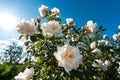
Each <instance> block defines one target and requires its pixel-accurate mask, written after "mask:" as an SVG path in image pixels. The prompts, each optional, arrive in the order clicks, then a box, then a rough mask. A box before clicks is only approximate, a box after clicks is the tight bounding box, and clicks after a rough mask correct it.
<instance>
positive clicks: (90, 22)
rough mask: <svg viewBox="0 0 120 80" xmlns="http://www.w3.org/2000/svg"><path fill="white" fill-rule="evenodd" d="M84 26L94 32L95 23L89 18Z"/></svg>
mask: <svg viewBox="0 0 120 80" xmlns="http://www.w3.org/2000/svg"><path fill="white" fill-rule="evenodd" d="M86 26H87V28H88V30H89V31H90V32H91V33H96V26H97V23H93V21H91V20H89V21H88V22H87V25H86Z"/></svg>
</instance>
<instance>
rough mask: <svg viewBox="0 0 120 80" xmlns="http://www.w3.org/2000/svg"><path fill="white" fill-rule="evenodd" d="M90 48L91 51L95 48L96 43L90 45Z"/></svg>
mask: <svg viewBox="0 0 120 80" xmlns="http://www.w3.org/2000/svg"><path fill="white" fill-rule="evenodd" d="M90 48H91V49H94V48H96V42H95V41H94V42H92V43H91V44H90Z"/></svg>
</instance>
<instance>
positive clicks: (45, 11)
mask: <svg viewBox="0 0 120 80" xmlns="http://www.w3.org/2000/svg"><path fill="white" fill-rule="evenodd" d="M38 10H39V12H40V15H41V16H42V17H44V16H45V15H46V13H47V12H48V7H47V6H45V5H41V7H39V8H38Z"/></svg>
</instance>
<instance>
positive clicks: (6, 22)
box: [0, 13, 17, 30]
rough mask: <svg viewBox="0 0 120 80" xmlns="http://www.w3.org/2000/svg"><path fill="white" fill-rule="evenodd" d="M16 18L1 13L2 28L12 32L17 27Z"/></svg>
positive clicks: (0, 23)
mask: <svg viewBox="0 0 120 80" xmlns="http://www.w3.org/2000/svg"><path fill="white" fill-rule="evenodd" d="M16 23H17V21H16V17H15V16H14V15H13V14H9V13H0V28H2V29H4V30H12V29H13V28H14V27H15V26H16Z"/></svg>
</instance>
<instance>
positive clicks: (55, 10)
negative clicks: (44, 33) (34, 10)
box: [51, 7, 60, 16]
mask: <svg viewBox="0 0 120 80" xmlns="http://www.w3.org/2000/svg"><path fill="white" fill-rule="evenodd" d="M51 12H52V13H53V15H56V16H60V10H59V9H58V8H56V7H55V8H53V9H51Z"/></svg>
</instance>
